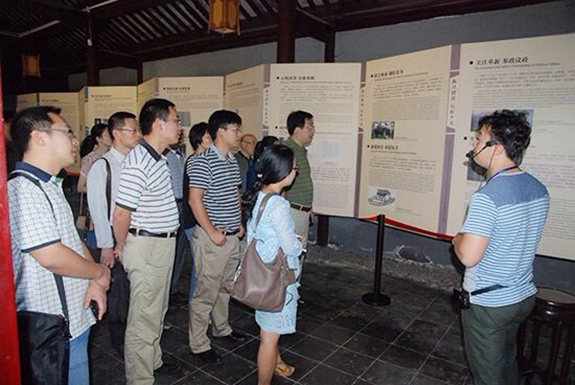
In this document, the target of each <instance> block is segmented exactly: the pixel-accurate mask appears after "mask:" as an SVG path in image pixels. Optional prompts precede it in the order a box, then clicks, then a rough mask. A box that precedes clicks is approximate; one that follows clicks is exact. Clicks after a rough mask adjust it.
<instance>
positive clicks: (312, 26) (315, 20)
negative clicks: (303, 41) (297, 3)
mask: <svg viewBox="0 0 575 385" xmlns="http://www.w3.org/2000/svg"><path fill="white" fill-rule="evenodd" d="M295 17H296V25H297V26H298V27H297V29H298V30H300V31H302V30H303V31H305V32H304V33H305V34H306V35H308V36H311V37H313V38H314V39H316V40H319V41H321V42H324V43H325V42H327V41H328V39H330V38H331V36H332V35H333V33H334V32H335V26H334V25H332V24H330V23H328V22H326V21H324V20H322V19H320V18H319V17H317V16H314V15H313V14H311V13H309V12H307V11H305V10H303V9H300V8H296V10H295Z"/></svg>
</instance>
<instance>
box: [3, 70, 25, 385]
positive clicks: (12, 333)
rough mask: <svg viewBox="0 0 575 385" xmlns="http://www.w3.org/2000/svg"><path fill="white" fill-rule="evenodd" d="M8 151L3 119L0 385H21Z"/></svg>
mask: <svg viewBox="0 0 575 385" xmlns="http://www.w3.org/2000/svg"><path fill="white" fill-rule="evenodd" d="M0 106H2V108H0V118H2V115H3V114H2V110H3V104H2V82H1V80H0ZM5 160H6V151H5V148H4V123H3V120H2V119H0V298H2V302H1V303H0V307H1V310H0V325H2V326H1V327H0V341H1V342H0V382H2V384H6V385H16V384H20V362H19V360H18V330H17V328H16V305H15V303H14V277H13V275H12V255H11V252H10V227H9V219H8V215H9V214H8V202H7V195H6V161H5Z"/></svg>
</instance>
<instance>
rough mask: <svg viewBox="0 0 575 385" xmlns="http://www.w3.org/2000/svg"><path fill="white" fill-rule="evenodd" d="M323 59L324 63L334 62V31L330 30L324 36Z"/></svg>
mask: <svg viewBox="0 0 575 385" xmlns="http://www.w3.org/2000/svg"><path fill="white" fill-rule="evenodd" d="M323 61H324V62H326V63H335V31H331V32H330V33H328V35H327V36H326V39H325V42H324V45H323Z"/></svg>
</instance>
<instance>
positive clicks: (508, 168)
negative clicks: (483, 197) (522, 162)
mask: <svg viewBox="0 0 575 385" xmlns="http://www.w3.org/2000/svg"><path fill="white" fill-rule="evenodd" d="M516 168H517V169H518V168H519V167H518V166H509V167H502V168H500V169H499V170H497V171H495V174H493V175H491V176H490V177H489V178H488V179H487V180H486V181H485V184H484V185H483V186H482V187H485V186H487V183H489V181H491V179H493V178H495V177H496V176H497V175H499V174H501V173H502V172H505V171H509V170H513V169H516Z"/></svg>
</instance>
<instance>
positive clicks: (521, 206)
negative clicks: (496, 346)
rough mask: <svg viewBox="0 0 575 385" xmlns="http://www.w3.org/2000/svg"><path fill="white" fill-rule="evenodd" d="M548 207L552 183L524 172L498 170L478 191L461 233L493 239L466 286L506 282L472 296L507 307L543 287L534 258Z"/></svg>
mask: <svg viewBox="0 0 575 385" xmlns="http://www.w3.org/2000/svg"><path fill="white" fill-rule="evenodd" d="M548 211H549V193H548V192H547V188H546V187H545V186H544V185H543V184H542V183H541V182H539V181H538V180H537V179H536V178H535V177H533V176H532V175H530V174H528V173H527V172H524V171H520V172H516V173H507V174H498V175H496V176H495V177H494V178H493V179H491V180H489V181H488V182H487V183H486V185H485V186H483V187H482V188H480V189H479V190H478V191H477V192H475V194H473V196H472V197H471V202H470V204H469V208H468V211H467V216H466V218H465V223H464V224H463V228H462V229H461V232H462V233H470V234H475V235H481V236H484V237H487V238H489V242H488V243H487V247H486V249H485V252H484V254H483V257H482V258H481V260H480V261H479V263H478V264H477V265H475V266H473V267H471V268H467V269H465V277H464V280H463V288H464V289H465V290H467V291H469V292H472V291H474V290H478V289H482V288H485V287H488V286H493V285H497V284H499V285H501V286H505V287H504V288H502V289H498V290H494V291H491V292H488V293H484V294H479V295H474V296H471V303H473V304H476V305H481V306H487V307H500V306H507V305H512V304H515V303H518V302H521V301H522V300H524V299H525V298H527V297H530V296H532V295H534V294H535V293H536V292H537V289H536V288H535V285H534V284H533V259H534V258H535V252H536V251H537V246H538V244H539V240H540V239H541V234H542V232H543V226H544V225H545V220H546V218H547V212H548Z"/></svg>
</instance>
